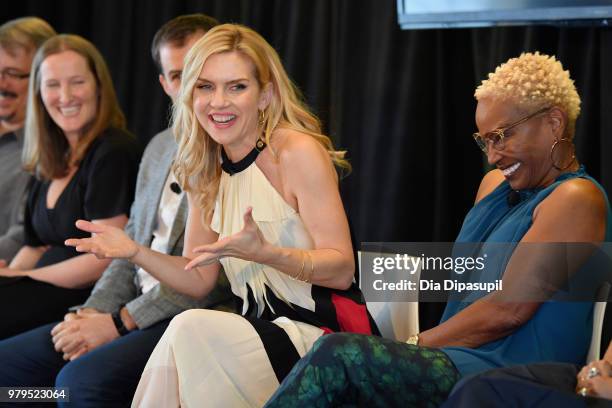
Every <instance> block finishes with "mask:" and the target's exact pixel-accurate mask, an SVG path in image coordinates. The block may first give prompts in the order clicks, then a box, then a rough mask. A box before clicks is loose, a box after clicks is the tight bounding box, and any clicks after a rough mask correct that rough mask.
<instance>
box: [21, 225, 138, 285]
mask: <svg viewBox="0 0 612 408" xmlns="http://www.w3.org/2000/svg"><path fill="white" fill-rule="evenodd" d="M94 222H95V223H97V224H101V225H109V226H115V227H117V228H123V226H124V225H125V224H126V222H127V216H126V215H125V214H122V215H118V216H115V217H112V218H106V219H100V220H95V221H94ZM44 250H45V248H44V247H38V248H33V247H24V248H23V249H22V250H20V251H19V254H18V256H16V259H15V260H13V262H12V263H11V269H13V264H16V265H17V266H21V267H24V269H17V268H15V269H14V270H13V271H12V273H13V276H29V277H31V278H32V279H35V280H39V281H42V282H47V283H51V284H53V285H56V286H60V287H64V288H81V287H87V286H89V285H91V284H92V283H93V282H95V281H96V280H97V279H98V278H99V277H100V276H101V275H102V272H104V269H106V267H107V266H108V264H109V263H110V260H106V259H105V260H100V259H96V257H95V256H91V255H79V256H76V257H74V258H70V259H67V260H65V261H62V262H58V263H56V264H53V265H49V266H45V267H42V268H36V269H31V268H32V267H33V266H34V264H36V262H37V261H38V259H40V256H42V254H43V252H44Z"/></svg>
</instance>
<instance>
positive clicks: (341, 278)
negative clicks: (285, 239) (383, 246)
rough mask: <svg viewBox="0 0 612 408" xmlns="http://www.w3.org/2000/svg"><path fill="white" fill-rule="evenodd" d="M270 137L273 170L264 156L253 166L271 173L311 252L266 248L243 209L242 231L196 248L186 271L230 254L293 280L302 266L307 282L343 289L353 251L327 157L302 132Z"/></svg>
mask: <svg viewBox="0 0 612 408" xmlns="http://www.w3.org/2000/svg"><path fill="white" fill-rule="evenodd" d="M274 136H275V138H276V141H275V145H276V146H275V150H276V152H277V155H278V157H279V159H278V160H277V163H278V164H277V165H276V166H278V167H279V168H277V169H274V166H275V165H274V164H271V163H270V161H271V160H270V159H269V158H268V162H267V163H261V164H260V162H259V160H260V159H259V158H258V166H260V165H261V166H262V167H264V170H262V171H264V173H266V171H267V172H269V173H270V174H272V173H275V174H276V176H277V177H276V178H275V179H277V180H278V183H274V182H272V184H273V185H274V184H277V186H274V187H275V188H276V189H277V190H278V191H279V194H281V196H283V198H284V199H285V201H286V202H288V203H289V204H290V205H293V206H294V208H296V207H297V210H298V212H299V214H300V217H301V218H302V221H303V222H304V225H305V227H306V229H307V230H308V232H309V233H310V236H311V237H312V239H313V241H314V247H315V248H316V249H311V250H309V251H304V250H302V249H296V248H281V247H278V246H276V245H272V244H271V243H269V242H267V241H266V240H265V238H264V237H263V235H262V234H261V231H259V229H258V228H257V225H256V223H255V221H254V220H253V218H252V215H251V210H250V209H249V210H247V212H246V213H245V216H244V225H245V227H244V229H243V230H242V231H240V232H239V233H237V234H234V235H232V236H231V237H226V238H223V239H222V240H220V241H219V242H217V243H215V244H213V245H204V246H200V247H198V248H196V249H195V251H196V252H200V253H204V255H201V256H199V257H197V258H196V259H194V260H193V261H192V262H190V264H189V265H188V266H187V267H192V266H194V265H202V264H207V263H209V262H213V261H216V260H217V259H219V258H222V257H227V256H231V257H236V258H240V259H244V260H248V261H254V262H257V263H261V264H265V265H268V266H271V267H273V268H275V269H277V270H279V271H281V272H284V273H286V274H288V275H289V276H293V277H295V276H297V275H298V274H299V273H300V270H301V265H304V268H305V272H306V273H308V277H309V278H310V281H311V282H312V283H314V284H316V285H319V286H325V287H330V288H335V289H347V288H349V287H350V285H351V283H352V282H353V277H354V273H355V264H354V258H353V248H352V245H351V238H350V232H349V228H348V221H347V219H346V214H345V213H344V208H343V206H342V201H341V199H340V194H339V191H338V183H337V176H336V172H335V170H334V168H333V165H332V162H331V160H330V158H329V154H328V153H327V152H326V151H325V150H324V149H323V147H322V146H321V144H319V143H318V142H317V141H316V140H314V139H313V138H312V137H310V136H308V135H304V134H302V133H298V132H295V131H291V130H280V131H276V132H275V135H274ZM267 176H268V175H267ZM268 177H269V176H268ZM311 270H312V271H313V276H310V271H311Z"/></svg>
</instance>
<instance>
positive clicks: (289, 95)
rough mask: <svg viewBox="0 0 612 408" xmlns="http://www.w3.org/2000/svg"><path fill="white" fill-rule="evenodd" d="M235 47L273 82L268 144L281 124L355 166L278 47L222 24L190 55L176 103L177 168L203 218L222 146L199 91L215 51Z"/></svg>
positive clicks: (265, 128)
mask: <svg viewBox="0 0 612 408" xmlns="http://www.w3.org/2000/svg"><path fill="white" fill-rule="evenodd" d="M232 51H237V52H240V53H242V54H243V55H245V56H247V57H248V58H249V59H250V60H251V62H252V63H253V65H254V67H255V77H256V78H257V81H258V83H259V87H260V89H263V88H264V87H265V86H266V85H268V84H271V85H272V97H271V101H270V103H269V104H268V106H267V107H266V108H265V111H264V116H265V120H264V121H263V124H261V125H260V126H261V128H262V129H261V131H262V135H263V138H264V140H265V142H266V144H268V145H270V139H271V137H272V133H273V132H274V130H276V129H281V128H284V129H292V130H296V131H298V132H302V133H305V134H308V135H310V136H312V137H313V138H314V139H316V140H317V141H318V142H319V143H321V145H323V147H324V148H325V149H326V150H327V151H328V153H329V155H330V158H331V160H332V161H333V162H334V164H336V165H337V166H338V167H341V168H344V169H347V170H350V165H349V163H348V162H347V161H346V160H345V159H344V154H345V152H342V151H336V150H335V149H334V146H333V144H332V142H331V140H330V139H329V137H327V136H325V135H323V134H322V133H321V123H320V121H319V119H317V117H316V116H315V115H314V114H313V113H312V112H310V110H309V109H308V107H307V106H306V105H305V103H304V101H303V98H302V95H301V93H300V92H299V90H298V89H297V87H296V86H295V85H294V84H293V82H291V80H290V79H289V77H288V76H287V73H286V72H285V69H284V68H283V65H282V63H281V61H280V58H279V56H278V54H277V53H276V51H275V50H274V48H272V47H271V46H270V44H268V43H267V42H266V40H265V39H264V38H263V37H262V36H260V35H259V34H257V33H256V32H255V31H253V30H251V29H250V28H248V27H244V26H242V25H238V24H223V25H219V26H217V27H215V28H213V29H211V30H210V31H208V33H206V35H204V36H203V37H202V38H201V39H200V40H199V41H198V42H196V43H195V44H194V45H193V47H192V48H191V50H190V51H189V52H188V53H187V55H186V56H185V66H184V68H183V76H182V82H181V87H180V90H179V93H178V96H177V100H176V102H175V104H174V108H173V130H174V134H175V136H176V139H177V143H178V151H177V155H176V160H175V162H174V167H173V169H174V173H175V175H176V178H177V180H178V182H179V183H180V184H181V186H182V187H183V189H184V190H185V191H188V192H191V193H193V194H194V196H195V198H196V202H197V203H198V205H199V206H200V208H202V210H203V212H202V217H203V221H204V220H207V219H208V218H209V217H210V215H211V214H212V211H213V209H214V202H215V199H216V196H217V192H218V189H219V179H220V177H221V145H219V144H218V143H217V142H215V141H214V140H213V139H212V138H211V137H210V135H208V134H207V133H206V131H205V130H204V129H203V128H202V126H201V125H200V123H199V122H198V120H197V118H196V116H195V113H194V111H193V90H194V87H195V84H196V81H197V79H198V76H199V75H200V72H201V71H202V67H203V66H204V64H205V63H206V61H207V59H208V58H209V57H210V56H211V55H214V54H219V53H226V52H232ZM273 153H274V152H273Z"/></svg>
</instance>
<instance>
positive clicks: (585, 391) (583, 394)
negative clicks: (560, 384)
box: [578, 387, 589, 397]
mask: <svg viewBox="0 0 612 408" xmlns="http://www.w3.org/2000/svg"><path fill="white" fill-rule="evenodd" d="M588 391H589V389H588V388H587V387H582V388H581V389H579V390H578V394H580V395H581V396H583V397H586V396H587V392H588Z"/></svg>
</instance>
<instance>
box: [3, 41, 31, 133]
mask: <svg viewBox="0 0 612 408" xmlns="http://www.w3.org/2000/svg"><path fill="white" fill-rule="evenodd" d="M33 56H34V54H33V53H32V52H31V51H29V50H26V49H24V48H16V49H15V50H10V52H9V50H6V49H4V48H3V47H0V71H2V72H4V74H3V75H1V76H0V120H1V121H6V122H10V123H15V124H18V123H22V122H23V120H24V119H25V112H26V102H27V99H28V83H29V80H28V77H27V76H24V75H25V74H29V73H30V67H31V66H32V58H33Z"/></svg>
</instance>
